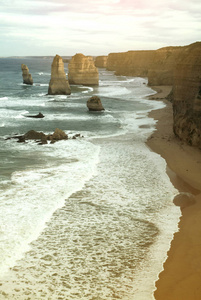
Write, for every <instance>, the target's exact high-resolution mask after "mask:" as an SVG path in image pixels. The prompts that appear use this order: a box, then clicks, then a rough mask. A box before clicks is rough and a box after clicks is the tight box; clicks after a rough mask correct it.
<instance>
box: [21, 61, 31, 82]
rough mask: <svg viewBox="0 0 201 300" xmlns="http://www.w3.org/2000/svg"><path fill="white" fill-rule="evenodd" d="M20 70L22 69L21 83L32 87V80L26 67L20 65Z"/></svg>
mask: <svg viewBox="0 0 201 300" xmlns="http://www.w3.org/2000/svg"><path fill="white" fill-rule="evenodd" d="M21 69H22V77H23V83H25V84H29V85H33V79H32V76H31V74H30V73H29V69H28V67H27V66H26V65H24V64H22V65H21Z"/></svg>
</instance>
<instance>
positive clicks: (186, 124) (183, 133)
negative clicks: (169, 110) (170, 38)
mask: <svg viewBox="0 0 201 300" xmlns="http://www.w3.org/2000/svg"><path fill="white" fill-rule="evenodd" d="M173 119H174V125H173V130H174V133H175V135H176V136H178V137H179V138H180V139H181V140H183V141H185V142H187V143H188V144H189V145H192V146H198V147H200V148H201V42H197V43H194V44H192V45H189V46H188V47H184V48H183V51H182V52H181V53H180V58H179V61H178V63H177V65H176V68H175V75H174V84H173Z"/></svg>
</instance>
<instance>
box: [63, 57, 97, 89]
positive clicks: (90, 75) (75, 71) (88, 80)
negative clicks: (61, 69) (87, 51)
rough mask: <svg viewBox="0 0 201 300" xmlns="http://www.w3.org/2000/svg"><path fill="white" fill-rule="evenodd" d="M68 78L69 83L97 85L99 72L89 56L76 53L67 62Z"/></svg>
mask: <svg viewBox="0 0 201 300" xmlns="http://www.w3.org/2000/svg"><path fill="white" fill-rule="evenodd" d="M68 70H69V72H68V80H69V83H70V84H81V85H90V86H93V85H98V84H99V74H98V70H97V68H96V67H95V64H94V60H93V58H92V57H90V56H85V55H83V54H81V53H78V54H76V55H74V56H73V57H72V59H71V60H70V63H69V64H68Z"/></svg>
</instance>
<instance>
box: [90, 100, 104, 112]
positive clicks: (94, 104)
mask: <svg viewBox="0 0 201 300" xmlns="http://www.w3.org/2000/svg"><path fill="white" fill-rule="evenodd" d="M87 107H88V109H89V110H91V111H101V110H105V109H104V107H103V105H102V103H101V100H100V98H99V97H98V96H92V97H91V98H89V100H88V101H87Z"/></svg>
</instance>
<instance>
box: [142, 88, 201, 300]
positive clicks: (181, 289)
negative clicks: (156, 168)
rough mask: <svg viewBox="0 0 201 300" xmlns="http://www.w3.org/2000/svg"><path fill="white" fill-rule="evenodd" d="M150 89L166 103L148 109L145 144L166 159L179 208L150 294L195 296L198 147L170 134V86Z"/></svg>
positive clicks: (200, 215) (199, 228)
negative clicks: (152, 126) (150, 127)
mask: <svg viewBox="0 0 201 300" xmlns="http://www.w3.org/2000/svg"><path fill="white" fill-rule="evenodd" d="M152 89H154V90H155V91H156V92H157V93H156V94H155V95H151V96H150V97H149V99H152V100H162V101H164V103H165V104H166V107H165V108H162V109H159V110H153V111H151V112H150V113H149V116H150V117H152V118H154V119H155V120H158V122H157V125H156V131H155V132H154V133H153V134H152V135H151V136H150V137H149V138H148V140H147V145H148V147H149V148H150V149H151V150H153V151H154V152H156V153H158V154H160V155H161V156H162V157H163V158H164V159H165V160H166V163H167V174H168V175H169V177H170V180H171V182H172V184H173V185H174V186H175V188H177V189H178V191H179V192H180V196H179V199H174V202H175V204H177V205H179V206H180V208H181V212H182V216H181V218H180V222H179V231H178V232H176V233H175V234H174V238H173V240H172V242H171V246H170V250H169V251H168V253H167V259H166V261H165V263H164V270H163V271H162V272H161V273H160V274H159V279H158V280H157V281H156V290H155V292H154V296H155V299H156V300H198V299H201V285H200V282H201V243H200V236H201V151H200V150H199V149H197V148H194V147H190V146H188V145H186V144H184V143H183V142H182V141H180V140H179V139H178V138H176V137H175V136H174V133H173V130H172V125H173V117H172V104H171V103H170V102H169V101H167V100H166V99H165V97H166V96H167V95H168V94H169V92H170V90H171V87H170V86H159V87H152ZM175 198H176V197H175ZM176 202H177V203H176ZM191 204H193V205H191Z"/></svg>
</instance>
